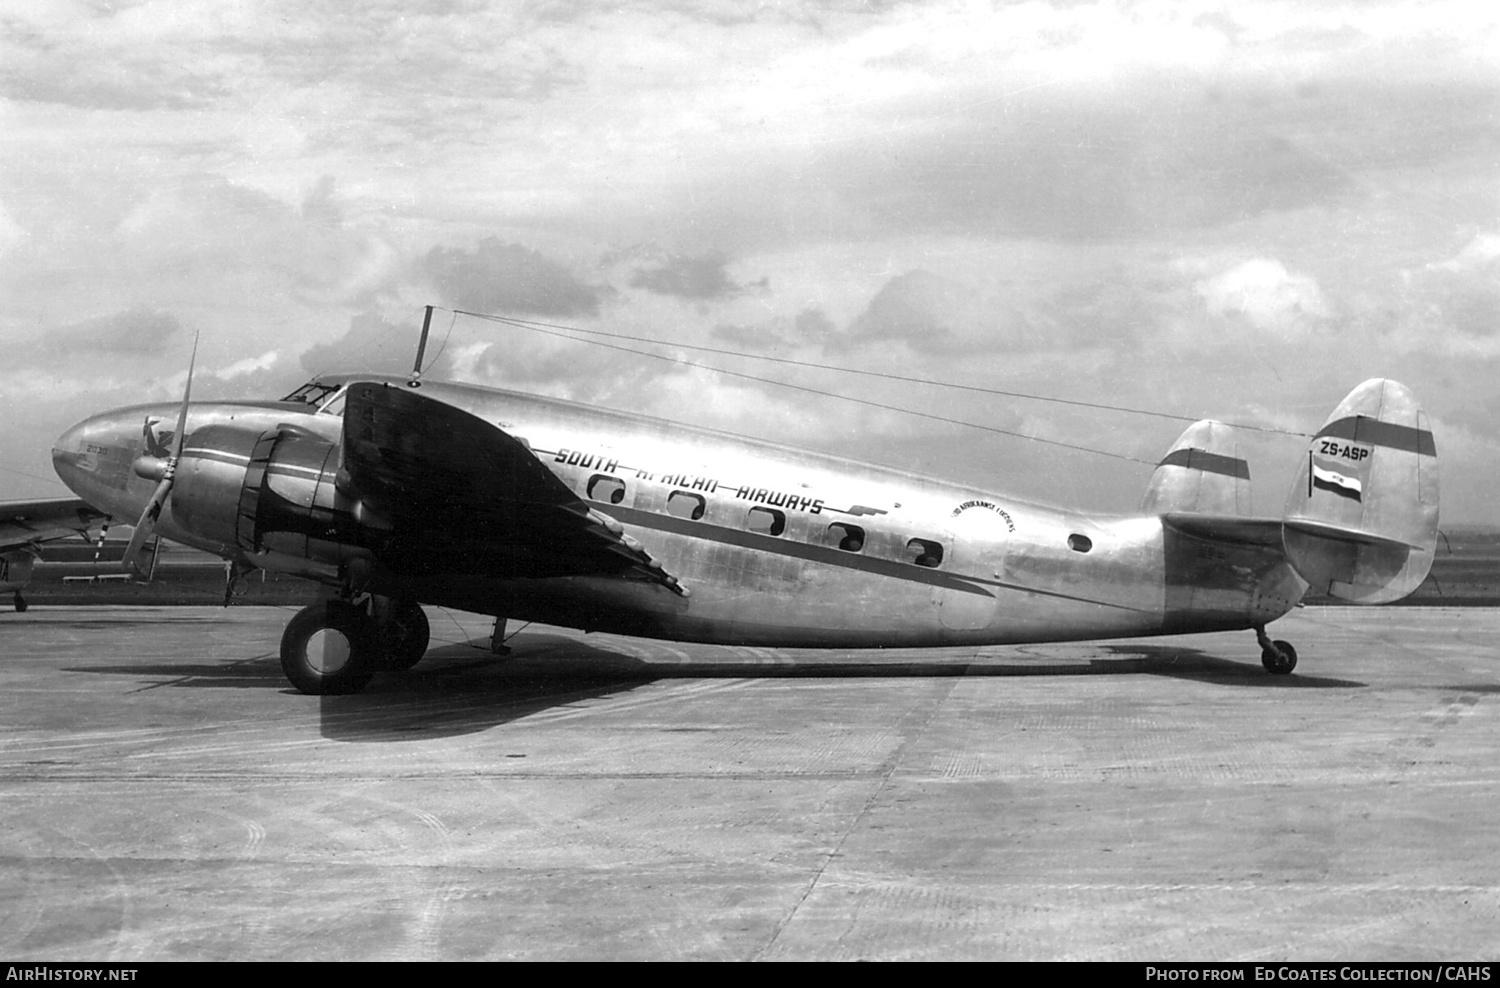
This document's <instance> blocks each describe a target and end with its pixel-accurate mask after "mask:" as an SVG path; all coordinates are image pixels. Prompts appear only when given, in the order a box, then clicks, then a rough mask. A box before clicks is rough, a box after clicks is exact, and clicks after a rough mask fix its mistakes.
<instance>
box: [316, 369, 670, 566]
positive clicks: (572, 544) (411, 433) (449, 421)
mask: <svg viewBox="0 0 1500 988" xmlns="http://www.w3.org/2000/svg"><path fill="white" fill-rule="evenodd" d="M340 456H341V459H340V465H339V474H338V484H339V488H340V489H341V490H343V491H344V492H345V493H346V494H348V495H349V496H351V497H353V498H355V499H357V500H358V501H360V502H361V503H362V504H363V505H364V508H365V509H366V510H367V511H369V512H371V513H372V514H373V516H376V517H379V518H381V519H383V522H384V524H386V525H388V526H389V530H390V540H389V542H388V544H387V545H386V547H385V548H384V549H383V550H382V551H381V552H380V553H379V555H381V556H382V558H383V559H384V561H385V562H386V563H387V565H390V566H392V567H394V568H397V569H398V570H403V571H408V572H414V573H473V574H483V575H486V576H493V577H498V578H544V577H559V576H588V575H615V576H624V577H631V578H636V579H641V580H645V581H648V582H651V583H656V584H659V585H661V586H663V587H666V588H668V589H670V590H671V591H672V592H674V593H677V594H679V595H682V596H687V593H688V591H687V588H686V587H683V586H682V585H681V584H680V583H679V582H678V581H677V578H676V577H674V576H672V575H670V574H668V573H667V572H665V571H664V570H663V569H662V568H661V564H660V563H658V562H657V561H656V560H655V559H653V558H652V557H651V554H650V553H649V552H647V551H646V549H645V548H644V547H643V546H642V545H641V544H640V543H639V542H637V541H636V540H635V539H633V538H631V537H630V536H628V535H626V534H625V533H624V530H623V528H622V527H621V525H620V523H619V522H618V521H616V520H615V519H613V518H611V517H610V516H608V515H606V514H604V513H603V512H601V511H598V510H596V509H594V508H592V507H590V506H589V505H588V504H586V503H585V502H584V501H583V500H582V499H580V498H579V497H578V495H576V494H574V493H573V492H572V491H571V490H570V489H569V488H568V487H567V485H565V484H564V483H563V482H562V481H561V480H559V479H558V478H557V477H556V476H554V475H553V474H552V472H551V471H550V470H548V469H547V468H546V466H544V465H543V464H542V462H541V461H540V460H538V459H537V458H536V456H535V455H534V454H533V453H532V452H531V449H530V448H529V447H528V446H527V445H526V444H525V443H524V442H523V441H522V440H520V439H517V438H516V437H514V436H511V435H509V434H508V433H506V432H505V431H504V430H502V429H500V428H498V427H496V426H493V425H490V424H489V423H488V422H486V421H484V420H483V419H481V418H479V417H478V416H476V415H471V414H470V413H468V412H466V411H463V410H462V409H459V408H455V407H453V406H452V405H448V404H446V403H444V402H441V401H437V400H436V399H432V398H428V397H426V396H424V395H421V394H417V393H415V392H413V391H409V390H406V389H403V388H400V387H394V386H391V385H389V384H381V383H374V382H365V383H359V384H354V385H351V386H350V388H349V392H348V397H347V399H346V401H345V406H344V437H343V446H342V449H341V452H340Z"/></svg>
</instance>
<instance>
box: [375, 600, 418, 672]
mask: <svg viewBox="0 0 1500 988" xmlns="http://www.w3.org/2000/svg"><path fill="white" fill-rule="evenodd" d="M378 634H379V636H380V647H381V650H382V651H383V652H384V653H385V667H386V668H387V669H389V670H391V671H392V672H405V671H406V670H408V669H410V668H411V667H412V666H414V665H416V664H417V663H418V662H421V661H422V656H424V655H426V654H427V643H428V641H429V640H430V638H431V628H430V626H429V625H428V623H427V614H426V613H425V612H424V611H423V610H422V605H421V604H418V603H417V602H416V601H411V600H406V601H399V602H397V603H396V604H394V605H393V606H392V607H391V615H390V618H389V619H388V620H386V621H384V622H382V623H381V624H380V626H379V631H378Z"/></svg>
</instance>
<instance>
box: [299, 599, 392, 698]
mask: <svg viewBox="0 0 1500 988" xmlns="http://www.w3.org/2000/svg"><path fill="white" fill-rule="evenodd" d="M378 655H379V649H378V646H377V640H376V636H375V622H374V621H373V620H371V618H370V616H369V615H367V614H366V613H365V612H364V611H362V610H360V609H359V608H357V607H355V606H354V605H353V604H349V603H346V602H344V601H342V600H326V601H322V602H320V603H317V604H313V605H312V606H310V607H304V608H303V609H302V610H300V611H298V612H297V614H296V616H295V617H293V618H292V619H291V620H290V621H288V622H287V626H286V631H284V632H283V633H282V635H281V671H282V672H284V673H286V678H287V679H289V680H291V683H292V685H293V686H295V687H297V689H299V690H301V691H302V692H303V693H307V694H310V695H312V696H332V695H336V694H342V693H358V692H359V691H360V690H362V689H364V687H365V684H366V683H368V682H369V681H370V677H372V676H373V675H375V669H376V663H377V656H378Z"/></svg>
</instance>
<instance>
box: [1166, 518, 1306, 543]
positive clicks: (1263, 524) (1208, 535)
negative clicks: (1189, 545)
mask: <svg viewBox="0 0 1500 988" xmlns="http://www.w3.org/2000/svg"><path fill="white" fill-rule="evenodd" d="M1161 520H1162V523H1163V524H1165V525H1166V526H1167V527H1168V528H1171V529H1174V530H1176V531H1178V532H1181V533H1182V534H1184V535H1191V536H1193V537H1194V538H1199V539H1205V540H1207V541H1209V542H1228V543H1232V544H1234V545H1258V546H1268V547H1271V548H1275V549H1280V548H1281V528H1282V523H1281V519H1280V518H1241V517H1240V516H1239V515H1209V514H1198V513H1196V512H1178V511H1171V512H1168V513H1166V514H1164V515H1162V516H1161Z"/></svg>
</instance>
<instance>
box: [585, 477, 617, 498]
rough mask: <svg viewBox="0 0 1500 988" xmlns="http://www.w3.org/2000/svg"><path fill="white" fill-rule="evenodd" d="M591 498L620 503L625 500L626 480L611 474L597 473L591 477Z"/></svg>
mask: <svg viewBox="0 0 1500 988" xmlns="http://www.w3.org/2000/svg"><path fill="white" fill-rule="evenodd" d="M588 490H589V499H590V500H592V501H608V502H609V503H610V504H619V503H620V502H621V501H623V500H625V481H623V480H621V479H620V478H619V477H611V476H610V475H609V474H605V473H596V474H594V475H593V476H592V477H590V478H589V488H588Z"/></svg>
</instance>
